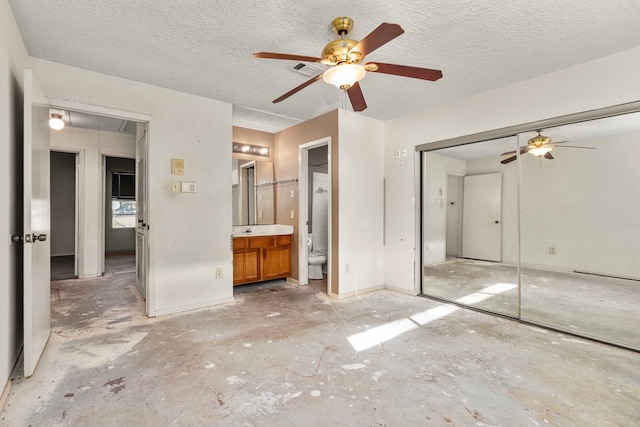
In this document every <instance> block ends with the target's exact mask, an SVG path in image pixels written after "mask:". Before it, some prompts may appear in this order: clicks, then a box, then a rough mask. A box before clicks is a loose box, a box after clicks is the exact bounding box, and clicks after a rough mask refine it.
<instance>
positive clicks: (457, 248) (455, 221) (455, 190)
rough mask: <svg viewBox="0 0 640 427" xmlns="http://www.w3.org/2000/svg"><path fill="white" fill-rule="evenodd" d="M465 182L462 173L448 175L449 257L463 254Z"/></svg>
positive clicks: (447, 249)
mask: <svg viewBox="0 0 640 427" xmlns="http://www.w3.org/2000/svg"><path fill="white" fill-rule="evenodd" d="M463 182H464V180H463V177H462V176H460V175H452V174H448V175H447V199H446V203H447V221H446V227H447V237H446V256H447V258H459V257H461V256H462V212H463V210H464V206H463V205H462V200H463V194H464V187H463Z"/></svg>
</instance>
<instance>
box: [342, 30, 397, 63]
mask: <svg viewBox="0 0 640 427" xmlns="http://www.w3.org/2000/svg"><path fill="white" fill-rule="evenodd" d="M402 33H404V30H403V29H402V27H401V26H400V25H398V24H389V23H386V22H383V23H382V24H380V25H379V26H378V28H376V29H375V30H373V31H371V32H370V33H369V34H368V35H367V36H366V37H365V38H363V39H362V40H360V42H359V43H358V44H357V45H355V46H354V47H353V48H352V49H351V51H350V52H353V51H356V52H360V53H361V54H362V56H367V55H368V54H370V53H371V52H373V51H374V50H376V49H377V48H379V47H380V46H382V45H385V44H387V43H389V42H390V41H391V40H393V39H395V38H396V37H398V36H399V35H400V34H402Z"/></svg>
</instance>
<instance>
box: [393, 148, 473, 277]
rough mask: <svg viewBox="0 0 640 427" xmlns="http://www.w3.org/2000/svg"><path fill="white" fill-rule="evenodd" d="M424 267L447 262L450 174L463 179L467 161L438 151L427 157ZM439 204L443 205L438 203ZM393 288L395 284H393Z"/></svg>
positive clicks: (430, 153) (425, 160) (426, 154)
mask: <svg viewBox="0 0 640 427" xmlns="http://www.w3.org/2000/svg"><path fill="white" fill-rule="evenodd" d="M424 162H425V165H424V167H425V182H424V183H423V186H424V196H425V197H424V231H423V232H424V236H425V241H424V243H425V245H427V246H426V247H423V248H422V250H423V251H424V253H423V257H424V258H423V261H424V264H427V265H428V264H437V263H440V262H444V260H445V259H446V249H447V247H446V242H447V205H446V200H447V174H453V175H458V176H464V175H466V173H467V162H465V161H464V160H458V159H454V158H452V157H448V156H442V155H440V154H437V153H435V152H429V153H425V154H424ZM438 201H440V202H438ZM391 285H392V286H393V284H391Z"/></svg>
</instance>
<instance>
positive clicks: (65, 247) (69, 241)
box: [49, 151, 78, 281]
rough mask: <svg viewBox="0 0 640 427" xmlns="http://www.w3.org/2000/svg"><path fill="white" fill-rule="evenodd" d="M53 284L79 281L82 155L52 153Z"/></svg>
mask: <svg viewBox="0 0 640 427" xmlns="http://www.w3.org/2000/svg"><path fill="white" fill-rule="evenodd" d="M49 161H50V166H51V167H50V177H51V178H50V180H51V184H50V185H51V192H50V196H51V202H50V203H51V281H55V280H66V279H74V278H77V277H78V234H77V233H78V216H77V212H78V176H77V170H78V168H77V166H78V154H77V153H70V152H64V151H51V154H50V158H49Z"/></svg>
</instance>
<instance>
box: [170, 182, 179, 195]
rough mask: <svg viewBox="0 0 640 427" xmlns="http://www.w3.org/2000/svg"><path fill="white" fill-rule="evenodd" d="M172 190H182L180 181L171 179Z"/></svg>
mask: <svg viewBox="0 0 640 427" xmlns="http://www.w3.org/2000/svg"><path fill="white" fill-rule="evenodd" d="M171 192H172V193H179V192H180V181H171Z"/></svg>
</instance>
